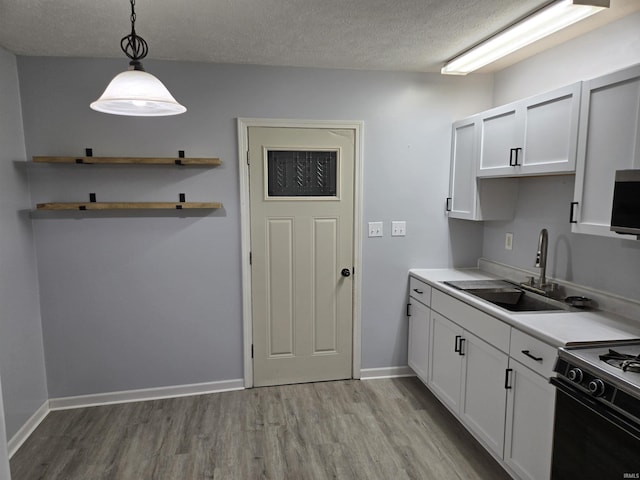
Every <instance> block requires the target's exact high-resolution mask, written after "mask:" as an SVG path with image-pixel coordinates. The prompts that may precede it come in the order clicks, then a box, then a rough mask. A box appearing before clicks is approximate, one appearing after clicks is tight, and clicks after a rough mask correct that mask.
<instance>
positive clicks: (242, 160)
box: [237, 117, 364, 388]
mask: <svg viewBox="0 0 640 480" xmlns="http://www.w3.org/2000/svg"><path fill="white" fill-rule="evenodd" d="M237 122H238V168H239V174H240V232H241V256H242V330H243V338H244V348H243V350H244V351H243V360H244V387H245V388H251V387H253V360H252V358H251V346H252V344H253V331H252V330H253V315H252V308H251V295H252V292H251V264H250V263H249V253H250V250H251V207H250V203H249V163H248V156H249V127H281V128H319V129H322V128H324V129H347V130H353V131H354V135H355V142H354V143H355V145H354V147H355V151H354V185H353V186H354V191H353V192H354V199H353V200H354V203H353V267H354V270H355V272H354V275H353V312H352V317H353V351H352V356H353V358H352V371H351V377H352V378H356V379H359V378H360V365H361V358H360V357H361V352H362V348H361V329H362V324H361V315H362V306H361V291H362V234H363V231H362V193H363V190H362V131H363V128H364V122H362V121H357V120H349V121H341V120H297V119H295V120H294V119H273V118H243V117H239V118H238V119H237Z"/></svg>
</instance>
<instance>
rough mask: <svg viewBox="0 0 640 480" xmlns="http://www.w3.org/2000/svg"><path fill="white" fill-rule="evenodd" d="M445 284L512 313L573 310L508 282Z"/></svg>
mask: <svg viewBox="0 0 640 480" xmlns="http://www.w3.org/2000/svg"><path fill="white" fill-rule="evenodd" d="M444 283H445V284H447V285H449V286H451V287H454V288H457V289H458V290H462V291H464V292H466V293H468V294H470V295H473V296H475V297H478V298H480V299H482V300H485V301H487V302H489V303H492V304H493V305H496V306H498V307H501V308H504V309H506V310H509V311H511V312H546V311H559V310H571V307H570V306H569V305H566V304H565V303H563V302H560V301H558V300H554V299H552V298H549V297H545V296H543V295H538V294H536V293H532V292H528V291H524V290H523V289H522V288H520V287H519V286H518V285H516V284H514V283H511V282H508V281H506V280H465V281H459V282H444Z"/></svg>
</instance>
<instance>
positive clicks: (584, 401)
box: [549, 377, 640, 440]
mask: <svg viewBox="0 0 640 480" xmlns="http://www.w3.org/2000/svg"><path fill="white" fill-rule="evenodd" d="M549 383H550V384H551V385H553V386H555V387H556V388H557V389H558V390H559V391H561V392H562V393H564V394H566V395H568V396H569V397H571V398H572V399H573V400H575V401H576V402H578V403H580V404H581V405H583V406H585V407H586V408H588V409H589V410H591V411H592V412H594V413H596V414H598V415H600V416H601V417H603V418H604V419H606V420H608V421H610V422H611V423H613V424H615V425H616V426H617V427H618V428H621V429H622V430H624V431H625V432H627V433H628V434H629V435H632V436H634V437H635V438H637V439H638V440H640V425H638V424H637V423H635V422H633V421H632V420H630V419H627V418H625V417H623V416H622V415H621V414H619V413H618V412H616V411H615V410H614V409H612V408H610V407H607V406H605V405H602V404H601V403H600V402H598V401H597V400H595V399H594V398H593V397H591V396H590V395H587V394H586V393H584V392H582V391H581V390H578V389H577V388H575V387H574V386H573V385H571V384H568V383H566V382H563V381H562V380H560V379H559V378H556V377H551V378H550V379H549Z"/></svg>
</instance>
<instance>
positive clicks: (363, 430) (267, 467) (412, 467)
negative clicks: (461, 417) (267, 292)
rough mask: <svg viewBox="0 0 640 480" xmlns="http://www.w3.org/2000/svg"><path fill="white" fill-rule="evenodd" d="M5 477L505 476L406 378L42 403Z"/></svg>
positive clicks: (299, 479) (372, 479)
mask: <svg viewBox="0 0 640 480" xmlns="http://www.w3.org/2000/svg"><path fill="white" fill-rule="evenodd" d="M11 470H12V479H13V480H35V479H51V480H58V479H65V480H71V479H73V480H76V479H78V480H80V479H82V480H147V479H149V480H151V479H153V480H156V479H157V480H165V479H166V480H170V479H171V480H173V479H175V480H191V479H211V478H214V479H224V480H235V479H238V480H251V479H274V480H284V479H291V480H304V479H314V480H315V479H366V480H376V479H380V480H396V479H447V480H450V479H465V480H466V479H490V480H497V479H507V478H509V477H508V475H507V474H506V473H505V472H504V471H503V470H502V469H501V468H500V466H499V465H498V464H497V463H496V462H495V461H494V460H493V459H492V458H491V456H490V455H489V454H488V453H486V452H485V451H484V450H483V449H482V447H481V446H480V445H479V444H478V443H477V442H476V441H475V440H474V439H473V438H472V437H471V436H470V435H469V434H468V433H467V432H466V431H465V430H464V428H462V427H461V426H460V425H459V424H458V422H457V421H456V420H455V419H454V418H453V416H452V415H451V414H450V413H449V412H448V411H447V410H446V409H445V408H444V407H443V406H442V405H441V404H440V403H439V402H438V401H437V400H436V399H435V398H434V397H433V395H432V394H431V393H430V392H429V391H428V390H427V389H426V387H425V386H424V385H422V383H420V381H419V380H417V379H416V378H397V379H381V380H369V381H359V380H348V381H338V382H323V383H309V384H300V385H287V386H281V387H264V388H254V389H249V390H242V391H235V392H225V393H216V394H211V395H199V396H191V397H183V398H175V399H167V400H154V401H148V402H136V403H126V404H120V405H108V406H100V407H91V408H80V409H74V410H61V411H54V412H51V413H50V414H49V415H48V416H47V417H46V419H45V420H44V421H43V422H42V423H41V424H40V426H39V427H38V428H37V429H36V430H35V432H34V433H33V434H32V435H31V437H30V438H29V439H28V440H27V441H26V442H25V444H24V445H23V446H22V447H21V448H20V449H19V450H18V452H17V453H16V454H15V455H14V456H13V458H12V460H11Z"/></svg>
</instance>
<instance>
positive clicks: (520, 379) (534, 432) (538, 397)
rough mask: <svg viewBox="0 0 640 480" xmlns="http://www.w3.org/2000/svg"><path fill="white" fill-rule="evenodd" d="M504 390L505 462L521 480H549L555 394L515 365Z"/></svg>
mask: <svg viewBox="0 0 640 480" xmlns="http://www.w3.org/2000/svg"><path fill="white" fill-rule="evenodd" d="M509 367H510V368H511V370H512V372H511V378H510V382H509V384H510V386H511V388H510V389H508V390H507V421H506V429H505V447H504V461H505V463H506V464H507V465H508V466H509V467H510V468H511V469H512V470H513V471H515V472H516V473H517V474H518V476H519V477H520V478H521V479H523V480H524V479H527V480H543V479H548V478H549V472H550V470H551V451H552V441H553V417H554V410H555V391H554V387H553V386H552V385H551V384H549V382H548V380H547V379H546V378H544V377H541V376H540V375H538V374H537V373H534V372H533V371H531V370H529V369H528V368H527V367H525V366H524V365H521V364H520V363H518V362H516V361H514V360H513V359H511V360H510V362H509Z"/></svg>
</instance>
